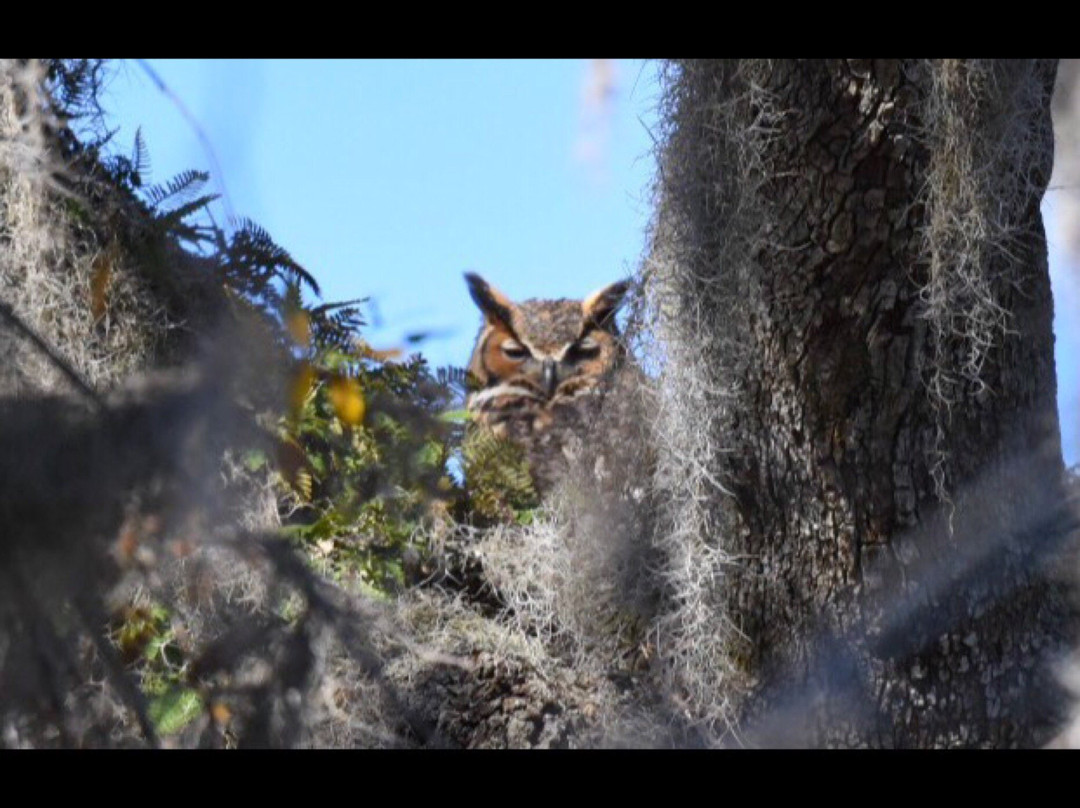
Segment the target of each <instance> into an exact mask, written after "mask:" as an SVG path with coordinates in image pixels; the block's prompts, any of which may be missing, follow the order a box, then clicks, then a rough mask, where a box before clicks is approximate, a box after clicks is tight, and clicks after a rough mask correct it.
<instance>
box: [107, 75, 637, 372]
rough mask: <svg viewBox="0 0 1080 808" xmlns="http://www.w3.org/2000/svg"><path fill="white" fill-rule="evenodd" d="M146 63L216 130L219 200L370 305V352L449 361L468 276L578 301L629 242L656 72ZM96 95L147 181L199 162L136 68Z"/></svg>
mask: <svg viewBox="0 0 1080 808" xmlns="http://www.w3.org/2000/svg"><path fill="white" fill-rule="evenodd" d="M150 65H151V66H152V67H153V69H154V70H155V71H156V72H157V73H158V74H159V75H160V76H161V78H162V80H163V81H164V82H165V83H166V85H167V86H168V87H169V88H170V90H171V91H172V92H173V93H174V94H175V95H176V96H177V97H178V98H180V99H181V100H182V102H183V103H184V105H185V106H186V107H187V108H188V109H189V110H190V112H191V114H192V116H193V117H194V118H195V119H197V121H198V122H199V124H200V125H201V127H202V129H203V130H204V131H205V133H206V135H207V138H208V140H209V141H210V142H211V143H212V145H213V150H214V153H215V154H216V156H217V160H218V162H219V164H220V165H221V169H222V173H223V174H224V178H225V188H226V190H227V192H228V199H229V203H230V204H231V207H232V208H233V210H234V211H235V212H236V213H237V214H240V215H244V216H248V217H250V218H252V219H254V220H255V221H256V222H258V223H259V224H261V225H262V226H263V227H265V228H266V229H267V230H268V231H269V232H270V233H271V235H272V236H273V237H274V239H275V240H276V241H277V242H278V243H279V244H281V245H282V246H284V247H285V248H286V249H288V250H289V251H290V252H292V254H293V256H294V257H295V258H296V259H297V260H298V261H299V262H300V263H301V264H302V265H304V266H305V267H306V268H307V269H309V270H310V271H311V272H312V273H313V274H314V275H315V277H316V278H317V279H318V280H319V282H320V284H321V286H322V288H323V296H324V298H325V299H327V300H341V299H348V298H355V297H371V298H372V300H373V301H374V304H375V307H376V311H377V315H378V322H377V323H375V324H376V325H377V326H378V327H376V328H372V329H370V330H369V332H368V336H369V339H370V340H371V341H372V342H373V343H375V344H376V345H377V347H383V348H389V347H393V346H398V345H402V344H403V340H404V337H405V336H406V335H408V334H410V333H413V332H416V331H428V332H432V333H433V336H432V338H431V339H428V340H426V341H425V342H424V343H422V344H421V346H420V347H421V349H422V351H423V353H424V354H425V355H426V356H428V358H429V360H430V361H431V362H432V363H433V364H436V365H442V364H457V365H464V364H465V363H466V362H467V360H468V356H469V351H470V349H471V346H472V342H473V339H474V337H475V336H476V331H477V327H478V325H479V315H478V313H477V311H476V309H475V308H474V306H473V304H472V301H471V300H470V298H469V296H468V293H467V290H466V287H465V283H464V281H463V280H462V273H463V272H465V271H466V270H472V271H476V272H479V273H481V274H482V275H484V276H485V277H486V278H487V279H488V280H489V281H491V282H492V283H493V284H495V285H496V286H498V287H500V288H501V289H503V291H505V292H506V293H507V294H508V295H510V296H511V297H513V298H527V297H584V296H585V295H586V294H588V293H589V292H591V291H593V289H595V288H597V287H599V286H602V285H605V284H607V283H611V282H612V281H615V280H618V279H619V278H620V277H623V276H625V275H628V274H630V273H631V272H632V271H633V270H634V268H635V266H636V265H637V263H638V259H639V258H640V256H641V254H642V250H643V245H644V234H645V227H646V224H647V221H648V217H649V213H650V206H649V203H648V186H649V183H650V181H651V178H652V174H653V161H652V156H651V145H652V142H651V139H650V136H649V133H648V131H647V129H646V125H647V124H646V123H643V121H642V120H639V116H640V117H641V118H642V119H644V121H646V122H647V121H648V119H649V117H650V114H651V113H650V110H651V108H652V106H653V105H654V103H653V95H654V94H655V83H654V81H653V80H652V68H650V67H644V66H643V65H642V64H640V63H634V62H628V61H626V62H619V63H617V64H615V65H614V70H613V71H608V72H607V73H605V71H606V70H607V68H602V69H601V70H600V71H599V72H600V73H601V74H603V75H600V76H599V78H600V79H601V80H604V79H606V89H607V90H608V91H609V92H607V93H606V94H605V93H603V92H600V93H596V92H590V88H593V89H595V87H596V82H597V72H598V71H597V69H596V67H595V66H594V65H593V64H592V63H590V62H588V61H584V60H579V61H563V62H529V61H513V62H498V63H492V62H470V61H462V62H456V61H455V62H424V61H419V62H412V61H393V62H383V61H360V62H249V61H199V60H195V61H166V60H150ZM612 73H613V75H612ZM603 83H604V81H601V84H603ZM635 84H636V85H637V86H636V87H635ZM105 105H106V108H107V111H109V112H110V113H111V116H110V119H111V120H112V121H113V125H118V126H119V127H120V131H119V132H118V134H117V136H116V142H117V143H118V144H120V145H122V146H123V147H124V148H127V144H129V143H131V141H132V139H133V138H134V134H135V130H136V128H137V127H138V126H141V127H142V130H143V135H144V137H145V139H146V143H147V146H148V149H149V152H150V156H151V167H152V179H153V180H154V181H162V180H165V179H168V177H170V176H172V175H173V174H175V173H176V172H178V171H180V170H182V169H185V168H204V169H206V170H210V169H212V164H211V160H210V158H208V156H207V154H206V150H205V149H204V148H203V146H202V144H201V143H200V141H199V139H198V137H197V136H196V134H195V133H194V132H193V131H192V129H191V127H190V126H189V125H188V123H187V122H186V121H185V119H184V117H183V115H182V114H181V112H180V111H179V110H178V109H177V108H176V106H175V105H174V104H173V103H172V101H170V100H169V99H168V98H167V97H166V96H164V95H163V94H162V93H160V92H159V91H158V90H157V89H156V87H155V86H154V84H153V82H152V81H151V80H150V79H149V78H148V77H147V76H146V74H145V73H144V72H143V71H142V70H141V69H140V67H139V66H138V65H137V64H136V63H134V62H128V63H125V65H124V66H122V68H121V69H120V71H119V73H118V75H117V76H116V77H115V78H114V79H113V81H112V82H111V84H110V86H109V92H108V94H107V96H106V104H105ZM373 313H374V312H373Z"/></svg>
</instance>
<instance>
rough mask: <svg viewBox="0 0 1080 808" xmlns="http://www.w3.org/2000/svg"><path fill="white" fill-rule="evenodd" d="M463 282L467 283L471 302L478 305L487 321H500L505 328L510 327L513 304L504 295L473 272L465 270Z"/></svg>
mask: <svg viewBox="0 0 1080 808" xmlns="http://www.w3.org/2000/svg"><path fill="white" fill-rule="evenodd" d="M465 282H466V283H468V284H469V294H470V295H472V299H473V302H475V303H476V305H477V306H479V308H480V311H482V312H483V313H484V318H485V319H486V320H487V321H488V322H489V323H502V324H503V325H505V326H506V327H507V328H512V325H511V319H512V316H513V309H514V304H513V303H511V302H510V300H509V298H507V297H506V295H504V294H503V293H502V292H500V291H499V290H498V289H496V288H495V287H494V286H492V285H491V284H490V283H488V282H487V281H485V280H484V279H483V278H481V277H480V276H479V275H477V274H476V273H475V272H466V273H465Z"/></svg>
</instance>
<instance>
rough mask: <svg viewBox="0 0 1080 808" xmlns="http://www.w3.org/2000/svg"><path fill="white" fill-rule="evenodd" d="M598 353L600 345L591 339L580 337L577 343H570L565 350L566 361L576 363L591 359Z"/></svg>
mask: <svg viewBox="0 0 1080 808" xmlns="http://www.w3.org/2000/svg"><path fill="white" fill-rule="evenodd" d="M599 353H600V343H598V342H597V341H596V340H594V339H593V338H592V337H582V338H581V339H579V340H578V341H577V342H574V343H571V344H570V347H568V348H567V349H566V354H565V356H566V359H567V360H568V361H570V362H577V361H580V360H582V359H593V358H594V357H596V356H597V354H599Z"/></svg>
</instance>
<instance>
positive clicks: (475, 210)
mask: <svg viewBox="0 0 1080 808" xmlns="http://www.w3.org/2000/svg"><path fill="white" fill-rule="evenodd" d="M148 63H149V64H150V66H151V67H152V68H153V70H154V71H156V72H157V74H158V75H159V76H160V77H161V79H162V80H163V81H164V82H165V84H166V85H167V86H168V88H169V89H170V91H171V92H172V93H173V94H174V95H175V96H176V97H177V98H179V99H180V100H181V102H182V104H183V105H184V106H185V107H186V108H187V109H188V110H189V111H190V113H191V115H192V117H193V118H194V119H195V120H197V121H198V124H199V125H200V126H201V128H202V130H203V131H204V132H205V134H206V136H207V139H208V140H209V142H210V143H211V144H212V146H213V152H214V155H215V156H216V158H217V162H218V164H219V165H220V169H221V171H220V173H221V175H222V177H223V181H224V188H225V190H226V191H227V194H228V202H229V205H230V207H231V208H232V210H233V211H234V212H235V213H236V214H238V215H243V216H247V217H250V218H251V219H254V220H255V221H256V222H258V223H259V224H261V225H262V226H263V227H265V228H266V229H267V230H268V231H269V232H270V234H271V235H272V236H273V237H274V239H275V240H276V241H277V242H278V243H279V244H281V245H282V246H284V247H285V248H286V249H288V250H289V251H290V252H291V253H292V254H293V256H294V257H295V258H296V259H297V260H298V261H299V262H300V263H301V264H303V265H304V266H305V267H306V268H307V269H309V270H310V271H311V272H312V273H313V274H314V275H315V277H316V278H317V279H318V280H319V282H320V284H321V286H322V288H323V296H324V299H326V300H343V299H349V298H355V297H371V298H372V300H373V301H374V304H375V310H373V311H372V315H373V317H374V322H373V327H372V328H370V329H369V330H368V338H369V339H370V341H371V342H372V343H373V344H375V346H376V347H379V348H391V347H398V346H403V345H405V339H406V337H407V335H409V334H411V333H415V332H418V331H423V332H428V333H430V334H431V338H429V339H427V340H425V341H424V342H423V343H421V344H420V349H421V350H422V351H423V353H424V354H425V355H426V356H427V357H428V358H429V360H430V361H431V362H432V364H434V365H436V366H438V365H446V364H455V365H463V364H465V362H466V361H467V360H468V355H469V350H470V348H471V345H472V341H473V338H474V337H475V334H476V329H477V326H478V323H479V319H478V315H477V312H476V310H475V308H474V307H473V305H472V302H471V300H470V299H469V297H468V294H467V292H466V288H465V284H464V282H463V281H462V277H461V276H462V273H463V272H464V271H466V270H472V271H476V272H479V273H481V274H482V275H484V276H485V277H486V278H487V279H488V280H489V281H491V282H492V283H494V284H495V285H496V286H498V287H500V288H501V289H503V291H505V292H506V293H507V294H508V295H509V296H510V297H512V298H519V299H521V298H526V297H583V296H585V295H586V294H587V293H589V292H591V291H592V290H593V289H595V288H597V287H599V286H602V285H604V284H607V283H610V282H611V281H613V280H616V279H618V278H620V277H623V276H625V275H628V274H630V273H631V272H633V271H634V269H635V268H636V266H637V264H638V262H639V259H640V258H641V256H642V252H643V249H644V238H645V229H646V225H647V223H648V220H649V215H650V200H649V184H650V182H651V180H652V176H653V171H654V161H653V158H652V155H651V149H652V140H651V136H650V134H649V130H650V129H651V128H654V125H655V115H654V109H655V104H656V100H657V85H656V80H655V79H656V77H655V66H653V65H650V64H643V63H641V62H636V61H630V60H617V61H614V62H610V61H606V60H591V61H590V60H576V61H510V62H490V61H452V62H446V61H345V62H341V61H335V62H326V61H288V62H279V61H239V60H227V61H217V60H186V61H185V60H180V61H172V60H149V62H148ZM104 106H105V108H106V111H107V112H108V113H109V121H110V123H111V125H112V126H116V127H119V131H118V133H117V135H116V141H115V142H116V144H117V145H118V147H120V148H123V149H125V151H126V150H128V149H129V148H130V144H131V143H132V141H133V139H134V136H135V131H136V129H137V128H138V127H140V126H141V127H142V130H143V135H144V137H145V139H146V143H147V146H148V149H149V152H150V157H151V169H152V171H151V180H152V181H155V182H160V181H163V180H167V179H169V178H170V177H171V176H173V175H175V174H176V173H178V172H179V171H181V170H185V169H189V168H202V169H205V170H211V171H212V173H215V174H216V173H217V172H216V171H214V170H213V169H214V166H213V164H212V160H211V158H210V157H209V156H208V154H207V151H206V149H205V148H204V147H203V145H202V143H201V142H200V140H199V138H198V136H197V134H196V133H195V131H193V129H192V127H191V125H190V124H189V123H188V121H187V120H185V118H184V115H183V114H182V113H181V111H180V109H179V108H178V107H177V105H176V104H175V103H174V102H173V101H172V100H170V99H169V98H168V97H167V96H165V95H164V94H162V93H161V92H160V91H159V90H158V89H157V87H156V86H155V85H154V83H153V82H152V81H151V79H150V78H149V77H148V76H147V74H146V73H145V72H144V71H143V70H142V69H141V68H140V66H139V65H138V64H137V63H135V62H131V61H127V62H121V63H119V64H118V66H117V70H116V75H115V77H114V78H113V79H112V81H111V83H110V85H109V87H108V92H107V94H106V96H105V99H104ZM1048 227H1049V236H1050V242H1051V254H1050V260H1051V276H1052V280H1053V282H1054V293H1055V299H1056V305H1057V316H1056V318H1055V328H1056V330H1057V336H1058V340H1057V364H1058V379H1059V404H1060V408H1061V415H1062V438H1063V443H1064V448H1065V457H1066V461H1067V462H1068V463H1076V462H1078V461H1080V418H1078V417H1077V416H1078V414H1080V373H1078V372H1077V367H1078V364H1080V363H1077V362H1076V359H1075V358H1076V357H1077V356H1078V355H1080V327H1078V325H1077V324H1076V323H1077V321H1078V320H1080V317H1078V316H1076V315H1077V314H1080V270H1078V269H1077V268H1076V267H1075V266H1068V265H1067V263H1066V261H1065V259H1064V253H1063V251H1062V250H1059V249H1057V248H1056V246H1055V243H1054V224H1053V217H1052V216H1051V217H1048Z"/></svg>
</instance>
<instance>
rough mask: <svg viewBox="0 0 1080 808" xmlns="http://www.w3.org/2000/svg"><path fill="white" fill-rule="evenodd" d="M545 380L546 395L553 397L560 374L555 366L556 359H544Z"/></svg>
mask: <svg viewBox="0 0 1080 808" xmlns="http://www.w3.org/2000/svg"><path fill="white" fill-rule="evenodd" d="M542 378H543V380H544V395H546V396H547V397H548V398H551V397H552V396H554V395H555V385H556V384H558V382H559V375H558V373H557V371H556V368H555V360H554V359H545V360H544V370H543V376H542Z"/></svg>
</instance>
